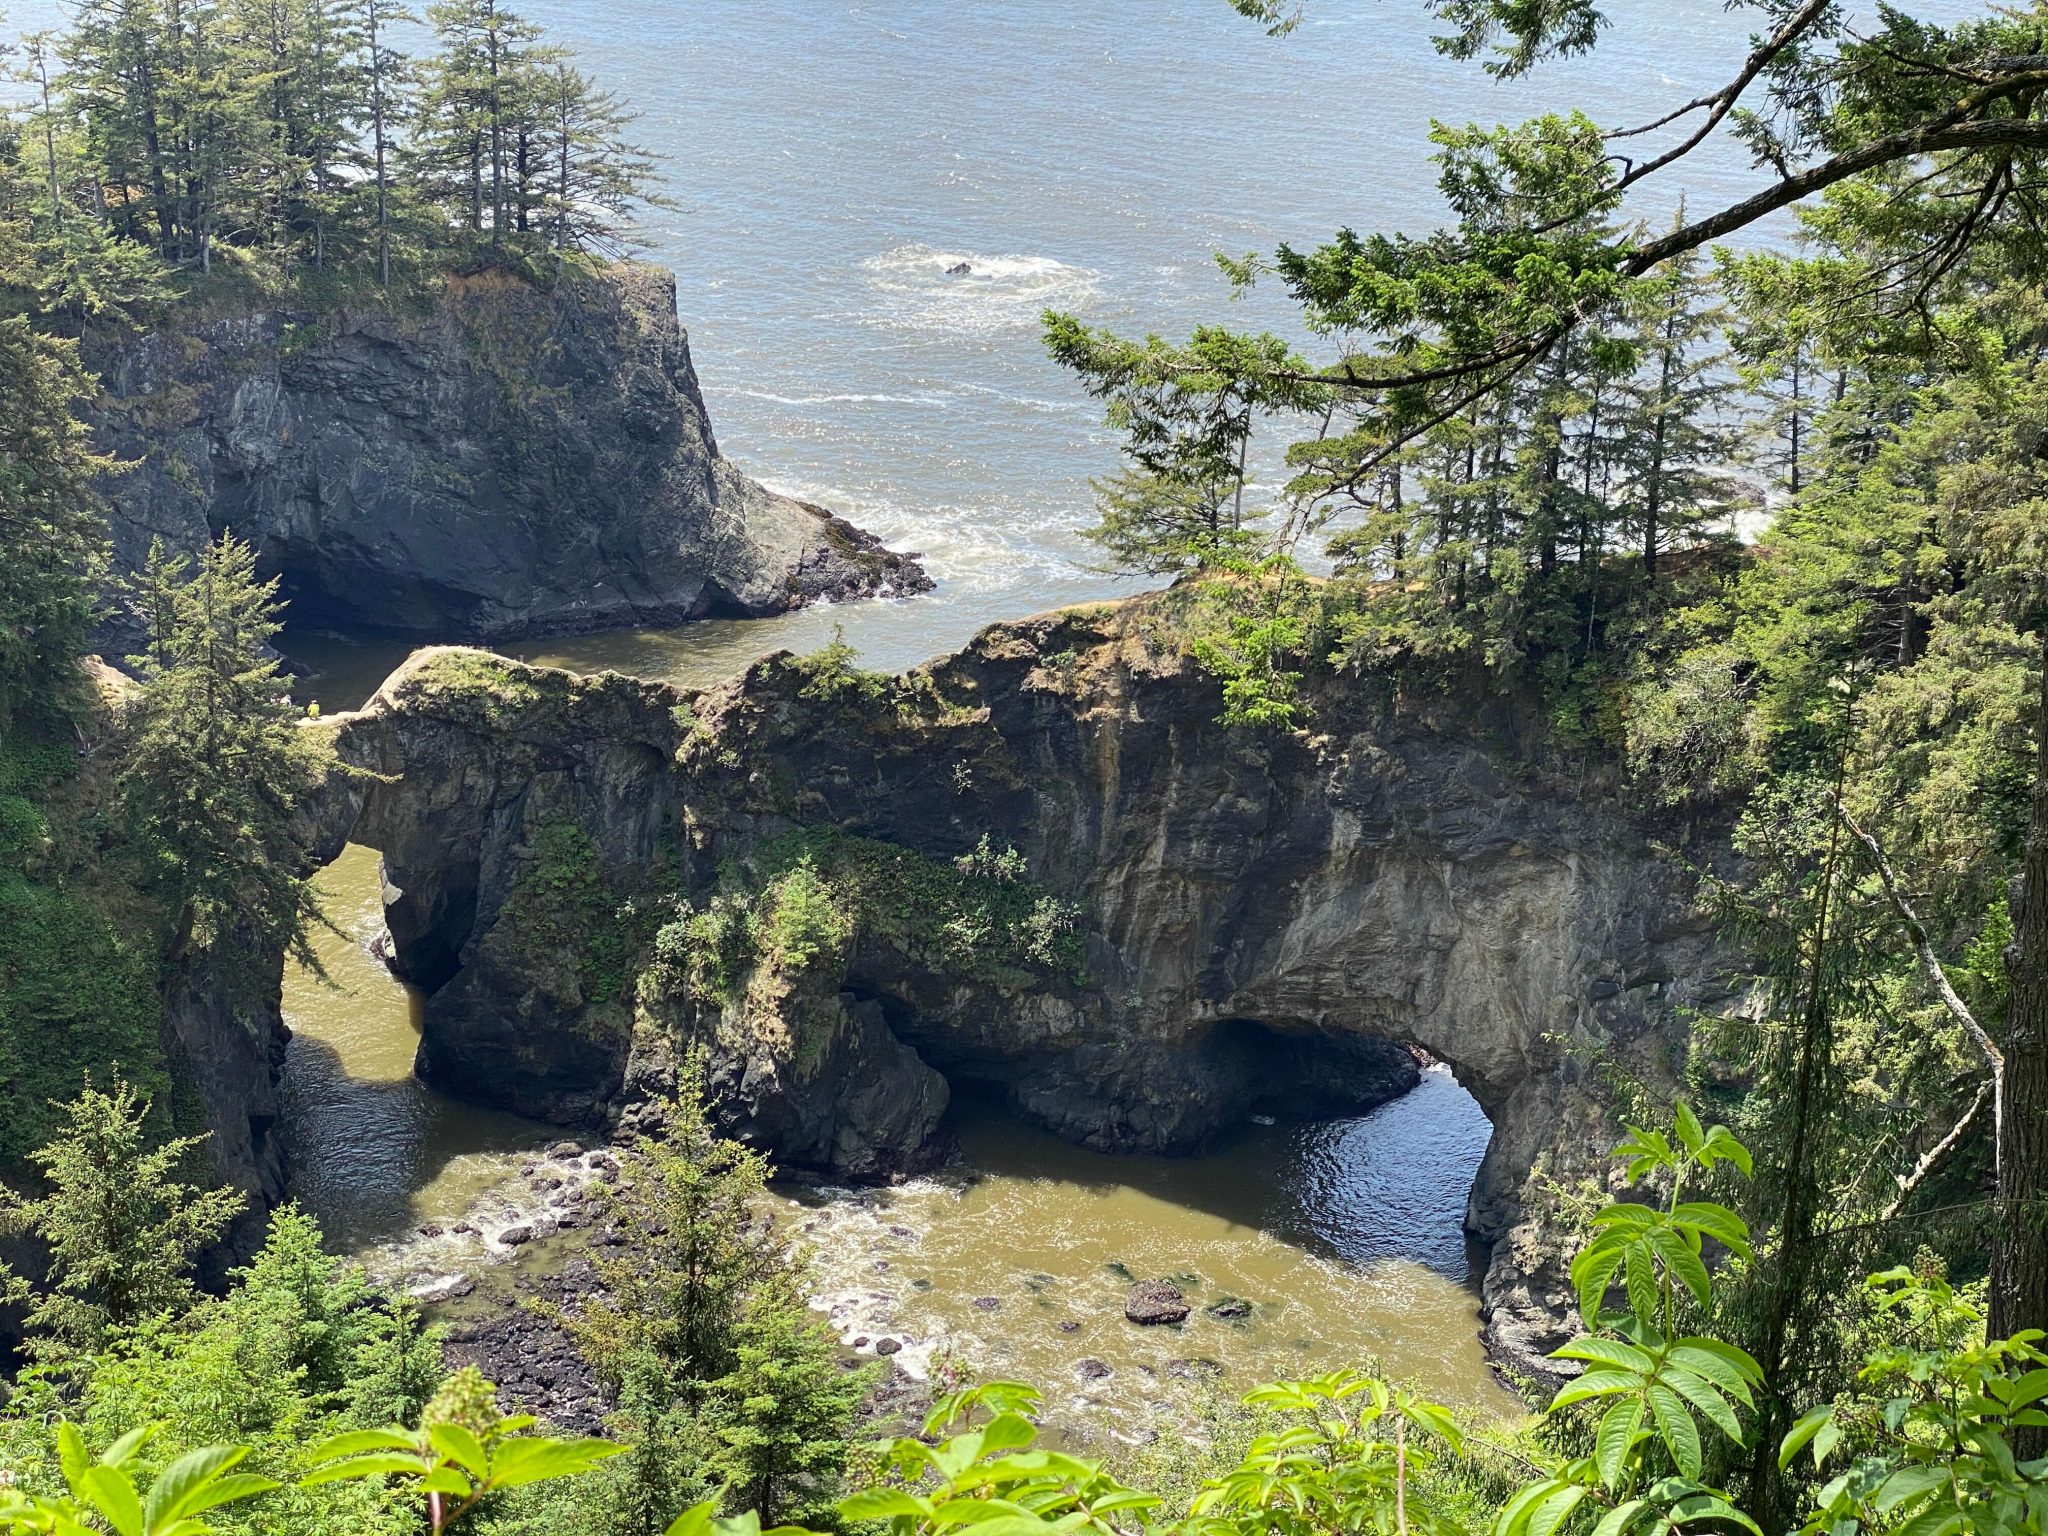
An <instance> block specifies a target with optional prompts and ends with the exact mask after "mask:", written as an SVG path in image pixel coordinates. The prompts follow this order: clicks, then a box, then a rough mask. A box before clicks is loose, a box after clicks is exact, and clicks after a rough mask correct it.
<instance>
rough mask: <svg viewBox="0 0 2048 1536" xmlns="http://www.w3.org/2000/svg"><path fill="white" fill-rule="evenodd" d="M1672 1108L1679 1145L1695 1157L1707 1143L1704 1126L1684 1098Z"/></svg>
mask: <svg viewBox="0 0 2048 1536" xmlns="http://www.w3.org/2000/svg"><path fill="white" fill-rule="evenodd" d="M1672 1109H1673V1118H1674V1119H1675V1120H1676V1122H1677V1124H1676V1129H1677V1131H1678V1141H1679V1145H1681V1146H1683V1147H1684V1148H1685V1150H1686V1151H1688V1152H1690V1153H1692V1154H1693V1155H1694V1156H1695V1157H1697V1156H1698V1155H1699V1154H1700V1152H1701V1151H1702V1150H1704V1149H1705V1147H1706V1144H1707V1131H1706V1127H1705V1126H1703V1125H1701V1124H1700V1117H1699V1116H1698V1115H1696V1114H1694V1113H1693V1112H1692V1106H1691V1105H1690V1104H1688V1103H1686V1102H1685V1100H1683V1099H1680V1100H1679V1101H1678V1102H1677V1103H1676V1104H1675V1105H1673V1106H1672Z"/></svg>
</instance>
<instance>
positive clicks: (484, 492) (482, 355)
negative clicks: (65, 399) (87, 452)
mask: <svg viewBox="0 0 2048 1536" xmlns="http://www.w3.org/2000/svg"><path fill="white" fill-rule="evenodd" d="M89 355H90V357H91V361H92V362H93V364H94V366H95V367H96V368H97V369H98V371H99V372H100V374H101V377H102V378H103V380H104V383H105V388H106V398H105V399H104V401H103V403H102V405H101V406H100V408H99V410H98V413H97V425H98V427H99V429H100V438H101V444H102V446H103V447H104V448H105V449H107V450H108V451H110V452H112V453H114V454H115V455H117V456H118V457H120V458H122V459H124V460H127V461H130V462H131V463H132V465H133V467H132V468H130V469H129V470H127V471H126V472H125V473H122V474H119V475H117V476H115V477H114V478H113V479H112V480H111V482H110V484H109V486H108V495H109V499H110V501H111V503H112V507H113V530H114V545H115V564H116V567H117V569H128V570H132V569H134V568H136V567H137V566H139V564H140V563H141V562H142V560H143V559H144V558H145V557H146V555H147V553H148V549H149V546H150V542H151V540H153V539H162V540H163V541H164V543H165V544H166V545H167V546H168V547H170V548H172V549H174V550H180V549H182V550H191V549H196V548H197V547H198V546H199V545H200V544H201V543H203V542H204V541H205V540H206V539H208V538H209V537H211V536H213V535H215V534H218V533H220V532H221V531H223V530H226V529H232V530H233V531H234V532H235V533H236V534H238V535H239V536H241V537H242V538H245V539H247V540H249V541H250V542H251V543H253V544H254V545H255V546H256V548H257V551H258V554H259V558H260V560H261V562H262V565H263V568H264V569H265V570H266V571H268V572H274V573H280V574H281V575H282V576H283V578H284V586H285V593H286V595H287V596H288V597H290V598H291V599H292V604H293V607H292V613H293V617H294V619H295V620H297V621H300V622H304V623H312V624H332V625H335V626H339V627H345V628H352V629H371V630H380V631H385V632H390V633H397V634H402V635H408V636H415V637H418V638H421V639H438V640H452V639H507V638H514V637H518V636H523V635H533V634H541V633H548V632H568V631H586V630H595V629H604V628H612V627H618V626H625V625H663V624H675V623H680V622H682V621H685V620H689V619H695V618H702V617H706V616H712V615H724V616H744V615H757V614H769V613H776V612H780V611H782V610H784V609H787V608H791V607H795V606H798V605H800V604H802V603H806V602H810V601H813V600H815V599H819V598H836V597H850V596H862V595H870V594H887V593H897V592H912V591H918V590H922V589H923V588H925V587H927V586H929V585H930V583H929V582H928V581H927V580H926V578H925V576H924V574H923V572H922V571H921V570H919V568H918V567H917V565H916V564H915V562H914V561H913V560H911V559H908V558H905V557H903V556H900V555H896V554H892V553H891V552H889V551H887V550H885V549H883V548H882V547H881V546H880V545H879V544H877V543H876V542H875V540H874V539H872V538H871V537H870V536H868V535H867V534H865V533H863V532H861V531H860V530H859V529H857V528H855V527H853V526H852V525H851V524H848V523H846V522H844V521H843V520H841V519H839V518H837V517H834V516H832V515H831V514H829V513H827V512H825V511H824V510H822V509H821V508H818V507H814V506H810V505H808V504H805V503H801V502H796V501H792V500H790V499H788V498H786V497H782V496H777V495H775V494H773V493H771V492H769V491H767V490H765V489H764V488H763V487H762V486H760V485H759V484H758V483H756V482H755V481H753V480H751V479H749V478H748V477H747V476H746V475H744V474H742V473H741V472H740V471H739V470H737V469H736V468H734V467H733V466H732V465H731V464H730V463H728V462H727V461H726V460H725V459H724V458H723V457H721V456H720V454H719V451H718V445H717V443H716V441H715V440H714V438H713V437H712V432H711V422H710V418H709V416H708V414H707V413H706V411H705V407H704V400H703V397H702V395H701V394H700V392H699V390H698V387H697V377H696V371H695V369H694V368H693V367H692V366H691V362H690V350H689V343H688V340H687V338H686V337H685V336H684V333H683V330H682V328H681V326H680V324H679V323H678V321H677V318H676V291H675V280H674V278H673V277H672V276H671V275H670V274H669V273H667V272H665V271H661V270H658V269H654V268H649V267H638V266H619V267H614V268H611V269H609V270H607V271H606V272H604V273H602V274H600V275H597V276H580V277H574V278H565V279H564V280H562V281H560V282H558V283H557V284H555V285H554V286H553V287H551V288H541V287H536V286H534V285H533V284H531V283H529V282H527V281H525V280H523V279H521V278H517V277H513V276H510V275H506V274H500V273H484V274H481V275H477V276H470V277H455V278H450V279H449V280H448V282H447V284H446V287H445V289H444V290H443V291H442V292H441V293H439V294H438V295H437V296H436V297H434V298H433V299H431V300H420V301H418V302H416V303H413V304H411V305H396V304H395V305H394V306H392V307H389V308H384V309H347V308H344V309H340V310H337V311H335V312H332V313H327V314H310V313H292V312H285V311H276V310H270V311H260V312H256V313H251V314H245V315H241V316H238V317H236V318H231V319H218V320H212V321H198V320H195V321H190V322H188V323H185V324H182V325H173V326H172V327H170V328H168V329H166V330H164V331H161V332H159V333H156V334H152V335H150V336H148V337H145V338H142V339H139V340H131V341H127V342H120V343H116V342H112V341H104V340H103V341H99V342H96V343H95V345H94V346H93V347H92V348H91V349H89ZM114 638H116V639H119V638H121V637H119V636H116V637H114ZM122 648H123V647H121V646H120V645H116V646H115V647H114V648H113V652H112V653H113V654H119V652H120V650H121V649H122Z"/></svg>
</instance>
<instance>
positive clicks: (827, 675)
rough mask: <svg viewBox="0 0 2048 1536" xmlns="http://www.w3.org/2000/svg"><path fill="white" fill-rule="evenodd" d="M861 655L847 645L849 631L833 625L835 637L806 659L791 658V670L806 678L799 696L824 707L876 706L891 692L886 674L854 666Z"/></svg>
mask: <svg viewBox="0 0 2048 1536" xmlns="http://www.w3.org/2000/svg"><path fill="white" fill-rule="evenodd" d="M859 655H860V653H859V652H858V651H856V650H855V649H854V648H853V647H852V646H851V645H849V644H847V643H846V632H845V631H844V630H843V629H842V628H841V627H840V626H839V625H837V624H835V625H833V626H832V638H831V640H830V641H828V642H827V643H826V644H824V645H822V646H820V647H819V648H818V649H817V650H815V651H812V652H811V653H809V654H808V655H805V656H794V657H791V658H790V661H789V667H790V670H792V671H793V672H795V673H796V674H797V675H798V676H799V677H801V678H803V680H804V683H803V686H802V687H801V688H800V689H798V690H797V691H798V693H799V694H800V695H801V696H802V697H804V698H806V699H815V700H818V701H819V702H820V703H824V704H845V705H854V704H873V703H876V702H877V701H879V700H880V699H881V698H882V697H883V696H884V695H886V694H887V693H888V691H889V683H890V677H889V674H888V673H886V672H867V671H863V670H862V669H861V668H860V667H858V666H856V665H855V664H854V663H855V661H856V659H857V658H858V657H859Z"/></svg>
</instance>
